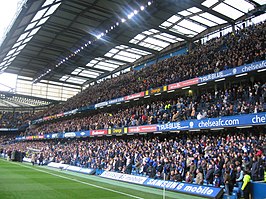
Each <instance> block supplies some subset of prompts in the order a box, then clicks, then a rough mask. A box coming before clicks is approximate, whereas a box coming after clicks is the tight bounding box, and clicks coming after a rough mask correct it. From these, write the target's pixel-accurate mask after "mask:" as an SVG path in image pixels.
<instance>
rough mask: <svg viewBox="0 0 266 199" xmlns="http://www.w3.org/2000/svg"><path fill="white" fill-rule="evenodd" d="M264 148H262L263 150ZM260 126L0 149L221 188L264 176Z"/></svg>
mask: <svg viewBox="0 0 266 199" xmlns="http://www.w3.org/2000/svg"><path fill="white" fill-rule="evenodd" d="M263 147H264V148H263ZM265 147H266V136H265V133H264V129H263V128H259V127H258V128H254V129H249V130H242V131H240V130H226V132H224V131H222V132H215V134H214V133H212V132H209V133H207V132H204V133H198V134H196V133H190V132H189V133H179V134H167V135H163V134H162V135H153V134H150V135H147V136H141V135H139V136H137V135H136V136H134V137H132V136H127V137H126V136H123V137H120V138H102V139H100V138H98V139H95V138H83V139H71V140H66V139H65V140H62V139H61V140H49V141H24V142H17V143H14V144H9V145H4V146H3V149H2V151H3V152H4V153H7V154H8V153H9V154H10V151H14V150H17V151H21V152H22V153H25V154H27V153H28V150H29V149H35V150H36V151H40V153H39V155H38V156H36V157H42V162H51V161H53V162H58V163H65V164H70V165H75V166H81V167H86V168H87V167H88V168H93V169H101V170H107V171H115V172H120V173H127V174H135V175H144V176H149V177H150V178H155V179H163V173H165V174H166V180H172V181H180V182H181V181H186V182H188V183H192V182H195V183H197V184H203V183H207V184H208V185H213V186H216V187H220V186H221V185H228V186H227V189H228V190H227V191H228V193H229V194H230V192H231V191H232V188H233V187H234V185H235V186H236V185H238V186H239V187H241V186H240V184H241V183H242V181H243V171H247V170H249V171H251V177H252V180H253V181H256V180H261V179H263V175H264V174H263V173H264V170H265V166H266V165H265V164H266V156H265V150H266V148H265Z"/></svg>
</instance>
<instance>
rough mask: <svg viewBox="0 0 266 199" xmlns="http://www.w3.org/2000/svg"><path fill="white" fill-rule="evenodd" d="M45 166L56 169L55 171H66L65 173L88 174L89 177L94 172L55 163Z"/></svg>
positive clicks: (88, 169)
mask: <svg viewBox="0 0 266 199" xmlns="http://www.w3.org/2000/svg"><path fill="white" fill-rule="evenodd" d="M47 166H48V167H53V168H57V169H63V170H67V171H74V172H78V173H84V174H89V175H90V174H93V173H94V172H95V170H94V169H90V168H81V167H77V166H71V165H68V164H61V163H56V162H50V163H49V164H48V165H47Z"/></svg>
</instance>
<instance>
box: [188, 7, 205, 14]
mask: <svg viewBox="0 0 266 199" xmlns="http://www.w3.org/2000/svg"><path fill="white" fill-rule="evenodd" d="M187 11H189V12H192V13H197V12H200V11H202V10H201V9H199V8H197V7H192V8H189V9H187Z"/></svg>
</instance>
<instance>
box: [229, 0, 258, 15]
mask: <svg viewBox="0 0 266 199" xmlns="http://www.w3.org/2000/svg"><path fill="white" fill-rule="evenodd" d="M224 3H227V4H228V5H230V6H233V7H234V8H236V9H239V10H241V11H243V12H245V13H247V12H248V11H250V10H253V9H254V6H253V5H252V4H251V3H248V2H247V1H245V0H237V1H232V0H225V1H224Z"/></svg>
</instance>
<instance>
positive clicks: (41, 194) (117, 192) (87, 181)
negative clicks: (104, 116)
mask: <svg viewBox="0 0 266 199" xmlns="http://www.w3.org/2000/svg"><path fill="white" fill-rule="evenodd" d="M50 198H51V199H70V198H71V199H72V198H78V199H83V198H91V199H93V198H97V199H106V198H108V199H109V198H110V199H114V198H119V199H125V198H137V199H142V198H143V199H144V198H145V199H146V198H147V199H159V198H160V199H161V198H162V190H160V189H155V188H150V187H143V186H140V185H132V184H129V183H123V182H118V181H114V180H109V179H103V178H100V177H97V176H89V175H84V174H77V173H73V172H67V171H58V170H55V169H50V168H48V167H39V166H34V167H33V166H31V165H29V164H26V163H13V162H7V161H5V160H3V159H0V199H50ZM170 198H176V199H179V198H180V199H189V198H191V199H194V198H195V199H197V198H198V199H199V198H200V197H194V196H190V195H185V194H179V193H175V192H169V191H167V192H166V199H170Z"/></svg>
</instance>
